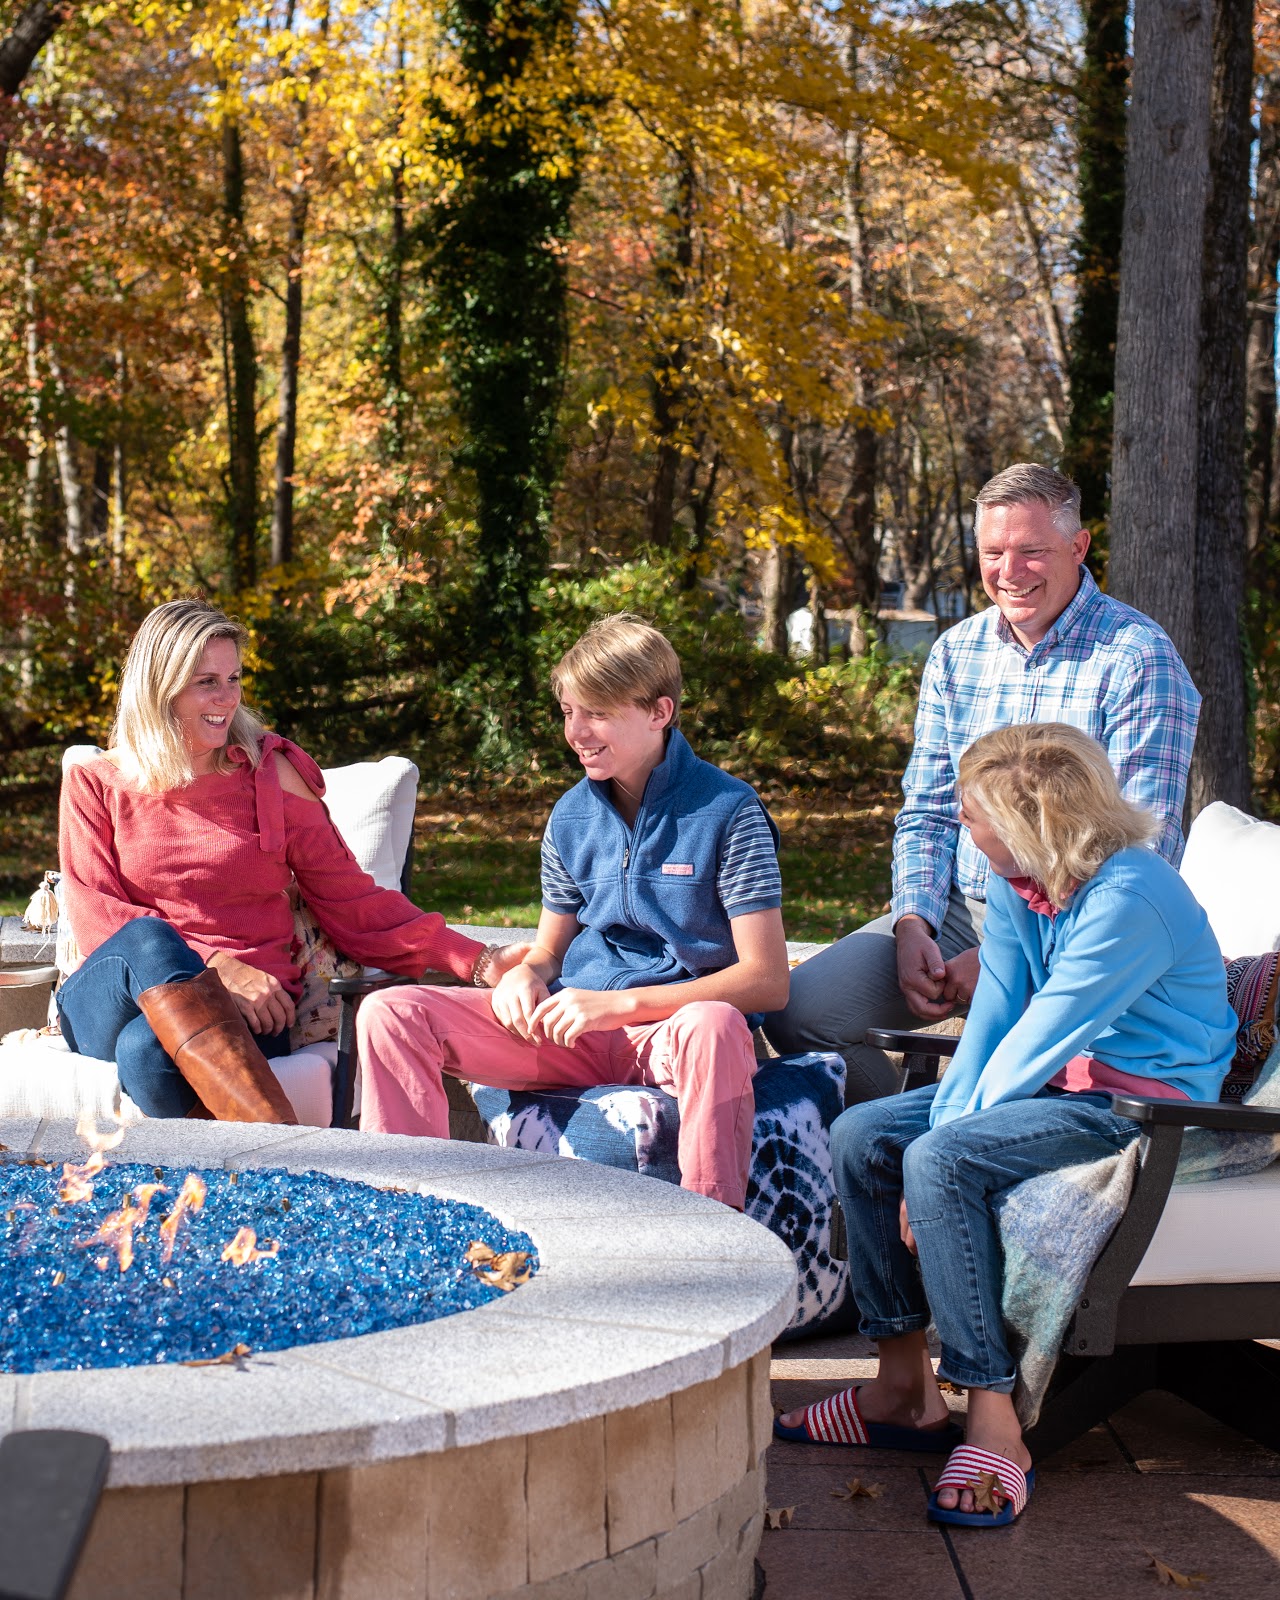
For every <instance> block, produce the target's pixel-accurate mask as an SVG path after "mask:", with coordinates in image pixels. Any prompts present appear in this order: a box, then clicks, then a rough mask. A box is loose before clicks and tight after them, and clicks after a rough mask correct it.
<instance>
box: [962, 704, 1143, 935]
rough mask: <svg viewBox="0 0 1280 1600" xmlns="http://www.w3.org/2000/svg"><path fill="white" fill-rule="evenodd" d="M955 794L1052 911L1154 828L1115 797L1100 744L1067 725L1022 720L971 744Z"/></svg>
mask: <svg viewBox="0 0 1280 1600" xmlns="http://www.w3.org/2000/svg"><path fill="white" fill-rule="evenodd" d="M960 791H961V797H962V799H963V800H964V802H965V803H966V804H969V803H972V804H973V805H975V806H977V807H978V809H979V810H980V811H982V812H983V814H984V815H985V816H986V817H987V818H988V820H989V821H990V823H991V826H992V827H993V828H994V829H995V832H996V835H997V837H998V838H999V839H1000V842H1001V843H1002V844H1003V845H1004V846H1005V848H1006V849H1007V850H1009V851H1010V853H1011V854H1012V855H1013V858H1014V860H1015V861H1016V862H1017V863H1018V865H1019V866H1020V867H1021V868H1022V870H1023V871H1024V872H1025V873H1026V874H1027V876H1028V877H1031V878H1035V879H1037V880H1038V881H1039V882H1040V883H1041V884H1042V885H1043V886H1044V889H1045V892H1046V893H1047V894H1048V896H1049V898H1050V900H1052V901H1053V903H1054V905H1056V906H1064V905H1065V904H1066V903H1067V901H1068V899H1069V898H1070V896H1071V894H1072V892H1073V891H1074V890H1075V889H1076V888H1077V887H1078V886H1079V885H1080V884H1082V883H1087V882H1088V880H1089V879H1090V878H1092V877H1093V875H1094V873H1095V872H1097V870H1098V868H1099V867H1100V866H1101V865H1102V863H1103V862H1104V861H1106V860H1107V858H1108V857H1109V856H1113V855H1115V853H1116V851H1117V850H1125V849H1128V848H1129V847H1130V846H1131V845H1137V844H1146V843H1147V841H1148V840H1150V839H1152V838H1153V837H1154V836H1155V835H1156V834H1157V833H1158V832H1159V831H1160V824H1159V823H1158V822H1157V821H1156V819H1155V818H1154V817H1153V816H1151V815H1150V813H1149V812H1146V811H1143V810H1141V809H1140V808H1139V807H1138V806H1135V805H1132V804H1130V802H1129V801H1128V800H1126V799H1125V797H1124V796H1123V795H1122V794H1121V793H1120V785H1119V783H1118V782H1117V781H1116V775H1115V773H1114V772H1113V771H1112V768H1111V763H1110V762H1109V761H1108V760H1107V753H1106V751H1105V750H1104V749H1103V748H1102V746H1101V745H1100V744H1099V743H1098V741H1097V740H1096V739H1092V738H1090V736H1089V735H1088V734H1087V733H1083V732H1082V731H1081V730H1080V729H1079V728H1073V727H1070V726H1069V725H1068V724H1067V723H1065V722H1032V723H1024V724H1023V725H1021V726H1020V727H1016V728H998V729H997V730H996V731H995V732H994V733H985V734H983V735H982V737H981V738H980V739H975V740H974V742H973V743H972V744H971V745H970V746H969V748H968V749H967V750H966V751H965V753H964V754H963V755H962V756H961V757H960Z"/></svg>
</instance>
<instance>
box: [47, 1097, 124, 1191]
mask: <svg viewBox="0 0 1280 1600" xmlns="http://www.w3.org/2000/svg"><path fill="white" fill-rule="evenodd" d="M76 1137H77V1138H79V1139H83V1140H84V1142H85V1143H86V1144H87V1145H88V1146H89V1149H90V1151H91V1154H90V1156H89V1159H88V1160H87V1161H85V1162H84V1163H82V1164H81V1165H79V1166H77V1165H76V1164H75V1162H73V1161H66V1162H64V1163H63V1166H62V1182H61V1183H60V1184H59V1185H58V1199H59V1200H63V1201H65V1202H66V1203H67V1204H68V1205H76V1204H78V1203H79V1202H80V1201H81V1200H92V1199H93V1182H92V1180H93V1179H94V1178H96V1177H97V1176H98V1174H99V1173H100V1172H101V1171H102V1169H103V1168H104V1167H105V1166H106V1164H107V1154H106V1153H107V1151H108V1150H114V1149H115V1147H116V1146H117V1145H118V1144H119V1143H120V1141H121V1139H123V1138H124V1124H123V1123H122V1122H120V1121H119V1119H118V1118H117V1119H116V1130H115V1132H114V1133H99V1132H98V1124H97V1120H96V1119H95V1117H94V1116H93V1114H92V1112H89V1111H83V1112H81V1114H80V1120H79V1122H77V1123H76Z"/></svg>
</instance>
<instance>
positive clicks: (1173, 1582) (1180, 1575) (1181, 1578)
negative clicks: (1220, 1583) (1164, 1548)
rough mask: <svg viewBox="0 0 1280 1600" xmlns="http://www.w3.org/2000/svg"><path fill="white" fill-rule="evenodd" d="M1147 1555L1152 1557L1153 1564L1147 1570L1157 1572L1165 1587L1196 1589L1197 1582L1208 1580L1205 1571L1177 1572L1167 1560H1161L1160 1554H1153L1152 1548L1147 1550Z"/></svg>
mask: <svg viewBox="0 0 1280 1600" xmlns="http://www.w3.org/2000/svg"><path fill="white" fill-rule="evenodd" d="M1147 1555H1148V1556H1150V1557H1151V1565H1150V1566H1149V1567H1148V1568H1147V1571H1148V1572H1154V1573H1155V1575H1156V1582H1157V1583H1158V1584H1160V1585H1161V1586H1162V1587H1163V1588H1166V1589H1194V1588H1195V1586H1196V1584H1198V1583H1207V1582H1208V1579H1207V1578H1206V1577H1205V1575H1204V1573H1203V1572H1177V1571H1175V1569H1174V1568H1173V1567H1171V1566H1170V1565H1169V1563H1168V1562H1167V1561H1161V1559H1160V1557H1159V1556H1153V1555H1151V1552H1150V1550H1148V1551H1147Z"/></svg>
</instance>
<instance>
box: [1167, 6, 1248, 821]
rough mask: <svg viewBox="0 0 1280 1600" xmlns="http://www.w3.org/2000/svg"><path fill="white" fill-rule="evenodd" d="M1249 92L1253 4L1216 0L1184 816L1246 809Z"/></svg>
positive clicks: (1206, 213)
mask: <svg viewBox="0 0 1280 1600" xmlns="http://www.w3.org/2000/svg"><path fill="white" fill-rule="evenodd" d="M1252 99H1253V7H1252V5H1251V4H1243V3H1241V0H1218V3H1217V6H1216V7H1215V14H1214V26H1213V101H1212V119H1211V124H1210V126H1211V133H1210V142H1209V176H1210V184H1209V200H1208V206H1207V209H1206V212H1205V227H1204V280H1203V288H1202V291H1201V296H1202V313H1201V318H1202V320H1201V329H1200V387H1199V435H1200V437H1199V464H1198V472H1197V478H1198V481H1197V492H1196V563H1195V586H1194V595H1195V627H1196V645H1197V648H1196V653H1195V659H1194V661H1192V662H1191V663H1190V665H1191V669H1192V673H1193V675H1194V677H1195V680H1196V684H1197V687H1198V688H1199V690H1200V693H1201V694H1202V695H1203V697H1204V705H1203V707H1202V708H1201V712H1200V728H1199V732H1198V734H1197V736H1196V748H1195V757H1194V759H1193V761H1192V764H1191V785H1190V802H1191V815H1192V816H1195V815H1196V813H1197V812H1199V811H1202V810H1203V809H1204V807H1205V806H1207V805H1208V804H1209V803H1210V802H1211V801H1214V800H1225V801H1227V803H1228V804H1229V805H1233V806H1239V807H1240V808H1241V809H1242V810H1247V809H1248V806H1249V797H1250V789H1251V785H1250V781H1249V741H1248V719H1249V711H1248V703H1247V695H1246V690H1245V673H1244V651H1243V648H1242V641H1241V618H1242V615H1243V612H1244V557H1245V486H1244V456H1245V323H1246V320H1247V315H1248V312H1247V293H1246V290H1247V284H1246V279H1247V263H1248V253H1249V147H1250V144H1251V142H1252V141H1251V135H1252V129H1251V127H1250V120H1249V118H1250V110H1251V104H1252ZM1184 581H1185V579H1184Z"/></svg>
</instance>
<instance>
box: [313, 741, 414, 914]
mask: <svg viewBox="0 0 1280 1600" xmlns="http://www.w3.org/2000/svg"><path fill="white" fill-rule="evenodd" d="M324 782H325V795H324V797H325V801H326V803H327V805H328V807H329V815H330V816H331V817H332V818H333V821H334V825H335V827H336V828H337V830H338V832H339V833H340V834H341V835H342V837H343V838H344V839H345V840H346V842H347V845H348V847H349V849H350V851H351V854H352V855H353V856H354V857H355V858H356V860H357V861H358V862H359V863H360V865H361V866H362V867H363V868H364V870H365V871H366V872H367V873H368V874H369V876H370V877H371V878H372V879H373V881H374V882H375V883H377V884H380V885H381V886H382V888H384V889H398V888H399V887H400V869H401V867H402V866H403V864H404V858H405V852H406V851H407V850H408V848H409V840H410V839H411V838H412V837H413V813H414V808H415V806H416V804H417V799H418V769H417V767H415V766H414V764H413V762H412V761H406V760H405V758H404V757H403V756H384V757H383V758H382V760H381V761H361V762H359V763H357V765H355V766H352V767H330V768H328V769H326V771H325V775H324Z"/></svg>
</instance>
